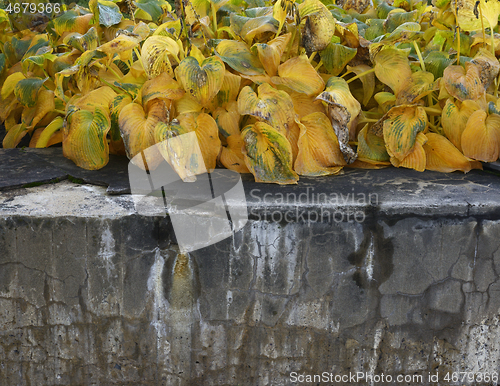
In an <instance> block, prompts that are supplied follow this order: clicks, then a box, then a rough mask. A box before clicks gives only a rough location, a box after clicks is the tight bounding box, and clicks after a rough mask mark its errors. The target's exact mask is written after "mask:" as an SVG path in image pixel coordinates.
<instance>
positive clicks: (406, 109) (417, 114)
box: [383, 106, 428, 170]
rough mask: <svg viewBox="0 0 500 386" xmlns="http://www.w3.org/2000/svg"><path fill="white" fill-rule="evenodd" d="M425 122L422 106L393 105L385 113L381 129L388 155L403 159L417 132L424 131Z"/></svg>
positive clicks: (411, 146)
mask: <svg viewBox="0 0 500 386" xmlns="http://www.w3.org/2000/svg"><path fill="white" fill-rule="evenodd" d="M427 124H428V121H427V114H426V113H425V110H424V109H423V108H422V107H420V106H396V107H393V108H392V109H391V110H390V111H389V112H388V113H387V119H386V120H385V121H384V129H383V130H384V141H385V145H386V148H387V152H388V153H389V155H390V156H391V157H394V158H396V159H397V160H399V161H403V159H404V158H406V157H407V156H408V155H409V154H410V153H411V152H412V150H413V148H414V146H415V143H416V142H415V141H416V138H417V135H418V133H419V132H422V131H424V130H425V129H426V128H427ZM422 151H423V150H422ZM418 157H419V155H418ZM418 159H419V158H418ZM419 160H420V159H419ZM424 160H425V157H424ZM391 162H392V158H391ZM393 164H394V163H393ZM420 166H421V164H420ZM417 170H418V169H417Z"/></svg>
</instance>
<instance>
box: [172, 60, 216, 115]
mask: <svg viewBox="0 0 500 386" xmlns="http://www.w3.org/2000/svg"><path fill="white" fill-rule="evenodd" d="M176 75H177V79H178V80H179V82H180V83H181V84H182V86H183V87H184V90H186V93H188V94H189V95H191V96H192V97H193V98H194V99H196V100H197V101H198V102H199V103H200V104H201V105H202V106H206V105H207V104H208V103H209V102H210V101H211V100H212V99H213V98H214V97H215V96H216V95H217V93H218V92H219V90H220V89H221V87H222V84H223V82H224V63H222V61H221V60H220V59H219V58H218V57H216V56H212V57H210V58H207V59H205V60H203V62H202V63H201V64H200V63H198V60H196V59H195V58H193V57H192V56H187V57H186V58H184V59H183V60H182V62H181V64H179V67H178V68H177V69H176Z"/></svg>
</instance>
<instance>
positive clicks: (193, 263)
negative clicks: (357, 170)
mask: <svg viewBox="0 0 500 386" xmlns="http://www.w3.org/2000/svg"><path fill="white" fill-rule="evenodd" d="M467 186H469V185H467ZM478 199H479V200H480V198H478ZM369 206H370V205H368V206H367V208H368V207H369ZM477 208H479V206H477ZM260 209H262V208H260ZM260 209H259V210H260ZM365 209H366V208H365ZM379 209H380V208H379ZM380 210H381V209H380ZM478 211H479V209H478ZM481 211H483V212H484V210H483V209H481ZM415 212H418V211H413V213H412V211H409V212H408V213H404V214H403V215H400V216H395V215H391V216H386V215H383V214H382V213H381V212H380V211H379V212H377V213H374V212H370V211H369V210H365V211H364V212H363V213H364V214H365V218H364V221H362V222H357V221H352V222H347V221H344V222H336V221H330V222H313V223H300V222H280V223H278V222H273V221H268V220H264V219H260V220H258V219H256V218H255V216H254V217H252V218H251V220H250V221H249V222H248V223H247V225H246V226H245V228H244V229H243V230H242V231H240V232H238V233H236V234H235V235H234V237H232V238H229V239H226V240H224V241H222V242H220V243H217V244H216V245H213V246H210V247H207V248H204V249H202V250H198V251H196V252H193V253H191V254H189V255H182V254H178V251H177V247H176V245H175V238H174V237H173V233H172V229H171V226H170V224H169V220H168V218H165V217H163V216H161V215H159V214H158V213H152V214H151V216H139V215H137V214H136V213H135V211H134V207H133V204H132V201H131V199H130V197H128V196H121V197H115V198H110V197H108V196H105V194H104V190H103V189H102V188H97V187H90V186H86V185H80V186H79V185H74V184H71V183H69V182H65V183H60V184H57V185H49V186H42V187H37V188H30V189H24V190H18V191H14V192H4V193H1V194H0V385H1V386H10V385H16V386H17V385H37V386H39V385H71V386H76V385H134V386H137V385H168V386H170V385H218V386H219V385H291V384H300V383H293V382H292V381H293V380H294V379H293V378H292V377H291V375H290V374H291V373H292V372H296V373H297V376H298V374H302V375H314V374H321V373H323V372H328V373H331V374H332V377H334V376H335V375H337V376H342V375H344V376H347V375H349V373H352V374H353V373H355V372H362V373H366V374H368V375H378V376H381V375H382V374H384V375H385V376H387V375H390V376H392V377H393V379H394V380H395V378H396V376H397V375H407V376H415V375H422V377H423V378H422V381H420V379H419V378H414V379H415V380H416V382H413V383H412V382H409V383H408V382H406V383H405V382H401V383H397V384H457V385H458V384H473V383H471V382H470V381H467V380H465V381H463V382H449V383H448V382H446V381H445V380H444V377H445V375H446V373H447V372H450V373H451V372H459V371H468V372H473V373H478V372H482V373H484V372H489V373H490V375H491V374H492V373H495V372H496V373H497V375H498V372H500V351H499V350H500V316H499V310H500V280H499V275H498V274H499V273H500V219H497V218H496V215H491V216H488V215H487V214H485V213H486V212H484V213H483V212H482V213H481V214H476V215H471V214H469V215H468V216H456V217H455V216H445V215H442V214H439V215H435V216H431V215H425V216H424V215H421V214H419V213H415ZM429 374H430V375H433V376H434V378H432V379H431V380H432V381H435V380H436V379H439V382H431V381H430V379H429ZM436 374H438V378H436V377H435V375H436ZM450 375H451V374H450ZM333 379H335V378H333ZM304 380H307V378H305V379H304ZM337 380H338V378H337ZM344 381H346V382H337V383H335V382H328V383H327V382H325V383H319V384H325V385H326V384H364V382H361V381H360V382H355V383H353V382H350V381H352V378H351V379H350V380H348V379H347V378H345V377H344ZM302 384H313V383H302ZM314 384H318V382H316V383H314ZM367 384H382V383H370V382H368V383H367ZM384 384H396V382H395V381H394V382H392V383H390V382H389V383H384Z"/></svg>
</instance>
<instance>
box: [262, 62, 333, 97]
mask: <svg viewBox="0 0 500 386" xmlns="http://www.w3.org/2000/svg"><path fill="white" fill-rule="evenodd" d="M278 75H279V76H273V77H272V78H271V79H272V81H273V83H274V84H276V85H283V86H286V87H288V88H290V89H292V90H294V91H297V92H302V93H304V94H306V95H309V96H311V95H317V94H318V93H320V92H321V91H322V90H323V88H324V87H325V82H324V81H323V78H321V76H320V75H319V74H318V73H317V72H316V70H315V69H314V67H313V66H312V65H311V63H309V60H307V57H306V56H305V55H302V56H298V57H295V58H292V59H289V60H287V61H286V62H285V63H283V64H281V65H280V66H279V67H278Z"/></svg>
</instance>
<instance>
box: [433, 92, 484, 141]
mask: <svg viewBox="0 0 500 386" xmlns="http://www.w3.org/2000/svg"><path fill="white" fill-rule="evenodd" d="M480 109H481V107H480V106H479V105H478V104H477V103H476V102H474V101H471V100H464V101H463V102H460V101H455V102H453V99H448V100H447V101H446V104H445V106H444V107H443V112H442V113H441V126H442V127H443V132H444V134H445V135H446V137H447V138H448V139H449V140H450V141H451V143H453V145H455V146H456V147H457V149H458V150H460V151H461V150H462V133H463V131H464V130H465V126H466V125H467V121H468V120H469V117H470V116H471V115H472V113H473V112H474V111H477V110H480Z"/></svg>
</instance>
